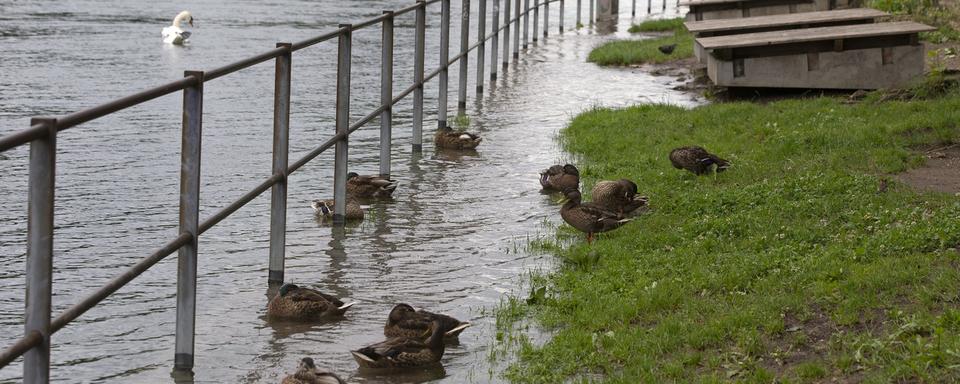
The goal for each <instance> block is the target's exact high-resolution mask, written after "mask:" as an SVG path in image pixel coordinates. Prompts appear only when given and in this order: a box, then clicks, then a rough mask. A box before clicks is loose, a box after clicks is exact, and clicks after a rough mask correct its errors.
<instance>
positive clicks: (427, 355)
mask: <svg viewBox="0 0 960 384" xmlns="http://www.w3.org/2000/svg"><path fill="white" fill-rule="evenodd" d="M440 327H441V326H440V321H439V320H435V321H433V322H432V323H430V326H429V327H428V328H427V332H425V333H424V334H422V335H420V337H391V338H389V339H387V340H385V341H381V342H379V343H377V344H373V345H370V346H367V347H363V348H360V349H358V350H356V351H350V353H352V354H353V359H354V360H356V361H357V364H360V366H361V367H364V368H412V367H420V366H425V365H432V364H437V363H439V362H440V359H441V358H443V348H444V347H443V332H442V331H440Z"/></svg>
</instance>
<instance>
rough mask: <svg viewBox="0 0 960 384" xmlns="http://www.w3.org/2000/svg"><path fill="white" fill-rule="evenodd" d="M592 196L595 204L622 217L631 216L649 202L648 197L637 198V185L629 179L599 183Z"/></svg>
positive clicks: (595, 186)
mask: <svg viewBox="0 0 960 384" xmlns="http://www.w3.org/2000/svg"><path fill="white" fill-rule="evenodd" d="M590 196H591V198H592V200H593V203H594V204H597V205H600V206H602V207H604V208H606V209H608V210H610V211H613V212H617V213H618V214H620V215H626V214H629V213H631V212H633V211H635V210H637V208H640V207H643V206H645V205H647V203H648V201H649V199H647V197H646V196H637V184H636V183H634V182H632V181H630V180H627V179H620V180H617V181H612V180H602V181H599V182H597V183H596V184H594V186H593V190H591V191H590Z"/></svg>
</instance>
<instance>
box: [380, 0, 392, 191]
mask: <svg viewBox="0 0 960 384" xmlns="http://www.w3.org/2000/svg"><path fill="white" fill-rule="evenodd" d="M383 14H384V15H388V16H387V18H386V19H383V26H382V29H383V31H382V38H381V40H382V43H381V54H380V105H382V106H383V107H384V110H383V112H380V176H382V177H387V178H389V177H390V149H391V142H392V141H393V138H392V135H393V132H392V131H393V127H392V125H393V105H391V103H392V102H393V11H383Z"/></svg>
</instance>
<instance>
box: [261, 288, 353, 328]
mask: <svg viewBox="0 0 960 384" xmlns="http://www.w3.org/2000/svg"><path fill="white" fill-rule="evenodd" d="M351 306H353V303H349V304H344V303H343V301H340V299H338V298H336V297H333V296H330V295H327V294H325V293H322V292H320V291H318V290H316V289H310V288H302V287H300V286H297V285H296V284H284V285H282V286H281V287H280V291H279V292H277V295H276V296H274V297H273V299H271V300H270V304H268V306H267V317H268V318H270V319H275V320H299V321H310V320H318V319H322V318H325V317H337V316H343V313H344V312H346V311H347V309H348V308H350V307H351Z"/></svg>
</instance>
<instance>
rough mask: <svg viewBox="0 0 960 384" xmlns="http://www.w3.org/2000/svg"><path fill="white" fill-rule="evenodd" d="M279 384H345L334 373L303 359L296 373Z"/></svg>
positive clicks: (306, 358) (310, 359)
mask: <svg viewBox="0 0 960 384" xmlns="http://www.w3.org/2000/svg"><path fill="white" fill-rule="evenodd" d="M280 384H346V382H344V381H343V379H341V378H340V377H339V376H337V375H336V374H335V373H333V372H330V371H328V370H325V369H320V368H317V366H316V364H314V363H313V359H312V358H309V357H304V358H303V359H301V360H300V364H299V366H298V367H297V372H296V373H294V374H292V375H287V377H284V378H283V381H281V382H280Z"/></svg>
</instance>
